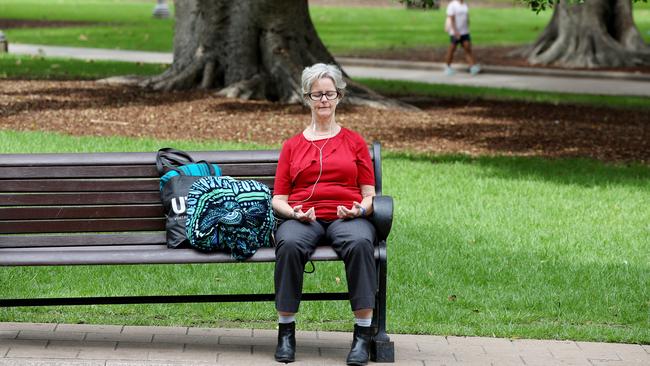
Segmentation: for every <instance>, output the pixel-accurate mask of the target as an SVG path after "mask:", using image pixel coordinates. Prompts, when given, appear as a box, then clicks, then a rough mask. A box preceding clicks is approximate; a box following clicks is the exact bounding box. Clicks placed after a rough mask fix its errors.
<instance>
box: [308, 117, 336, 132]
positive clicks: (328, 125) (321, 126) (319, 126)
mask: <svg viewBox="0 0 650 366" xmlns="http://www.w3.org/2000/svg"><path fill="white" fill-rule="evenodd" d="M336 127H337V124H336V122H335V121H334V118H333V117H332V118H331V119H327V120H324V121H320V120H318V119H316V118H312V121H311V132H312V133H313V134H314V135H328V134H331V133H332V132H333V131H335V130H336Z"/></svg>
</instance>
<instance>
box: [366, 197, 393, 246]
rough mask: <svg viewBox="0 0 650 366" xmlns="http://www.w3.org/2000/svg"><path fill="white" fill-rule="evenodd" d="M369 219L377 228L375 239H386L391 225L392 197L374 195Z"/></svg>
mask: <svg viewBox="0 0 650 366" xmlns="http://www.w3.org/2000/svg"><path fill="white" fill-rule="evenodd" d="M370 221H371V222H372V223H373V224H374V225H375V228H376V229H377V239H378V240H380V241H381V240H386V238H388V234H389V233H390V229H391V226H393V197H391V196H375V197H373V200H372V216H370Z"/></svg>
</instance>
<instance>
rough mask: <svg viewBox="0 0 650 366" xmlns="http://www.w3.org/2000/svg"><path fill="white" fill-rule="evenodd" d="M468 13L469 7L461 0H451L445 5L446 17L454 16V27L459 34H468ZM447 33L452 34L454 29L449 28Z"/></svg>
mask: <svg viewBox="0 0 650 366" xmlns="http://www.w3.org/2000/svg"><path fill="white" fill-rule="evenodd" d="M468 14H469V9H468V8H467V4H466V3H465V2H463V3H462V4H461V3H460V1H458V0H453V1H452V2H450V3H449V5H447V17H450V16H454V17H455V20H456V29H458V33H460V35H461V36H462V35H465V34H469V25H468V24H467V17H468ZM448 32H449V35H450V36H453V35H454V30H453V29H452V28H450V29H449V31H448Z"/></svg>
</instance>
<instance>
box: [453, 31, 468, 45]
mask: <svg viewBox="0 0 650 366" xmlns="http://www.w3.org/2000/svg"><path fill="white" fill-rule="evenodd" d="M449 41H450V42H451V44H455V45H459V44H462V43H463V42H465V41H467V42H471V41H472V40H471V39H470V38H469V33H467V34H462V35H461V36H460V39H456V38H455V37H454V36H449Z"/></svg>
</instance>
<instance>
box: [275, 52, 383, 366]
mask: <svg viewBox="0 0 650 366" xmlns="http://www.w3.org/2000/svg"><path fill="white" fill-rule="evenodd" d="M345 85H346V84H345V81H343V77H342V74H341V70H339V68H338V67H336V66H334V65H325V64H315V65H313V66H311V67H307V68H305V70H304V71H303V73H302V90H303V94H304V100H305V103H306V104H307V105H308V106H309V107H310V109H311V120H310V122H309V125H308V126H307V127H306V128H305V129H304V130H303V131H302V132H300V133H299V134H297V135H295V136H293V137H291V138H289V139H288V140H287V141H285V142H284V144H283V146H282V151H281V152H280V159H279V161H278V167H277V173H276V177H275V186H274V197H273V208H274V210H275V212H276V215H277V216H278V217H280V218H282V219H284V221H283V222H282V223H281V224H280V225H279V227H278V229H277V232H276V234H275V238H276V257H277V259H276V264H275V306H276V309H277V311H278V315H279V323H280V324H279V332H278V345H277V349H276V352H275V359H276V360H277V361H278V362H285V363H288V362H293V361H294V359H295V350H296V338H295V324H296V323H295V314H296V313H297V312H298V308H299V306H300V299H301V296H302V283H303V271H304V268H305V264H306V263H307V261H308V260H309V257H310V256H311V255H312V254H313V253H314V250H315V249H316V246H317V245H318V243H319V242H320V241H321V239H323V238H325V239H327V240H328V241H329V242H331V245H332V247H333V248H334V250H335V251H336V252H337V253H338V255H339V256H340V257H341V258H342V259H343V261H344V262H345V270H346V277H347V282H348V292H349V294H350V303H351V306H352V311H353V312H354V316H355V326H354V337H353V341H352V349H351V350H350V353H349V354H348V357H347V363H348V365H365V364H366V363H367V362H368V352H369V349H368V348H369V345H370V341H371V337H372V327H371V320H372V312H373V308H374V307H375V292H376V289H377V274H376V268H375V260H374V244H375V241H376V233H375V228H374V226H373V225H372V223H370V221H368V220H366V218H365V217H366V216H368V215H370V213H371V211H372V197H373V196H374V195H375V187H374V181H375V179H374V172H373V168H372V163H371V159H370V154H369V152H368V146H367V145H366V142H365V141H364V139H363V138H362V137H361V136H360V135H359V134H357V133H356V132H353V131H351V130H349V129H347V128H344V127H341V126H340V125H339V124H337V123H336V120H335V111H336V106H337V104H338V103H339V101H340V100H341V98H343V92H344V90H345Z"/></svg>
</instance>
